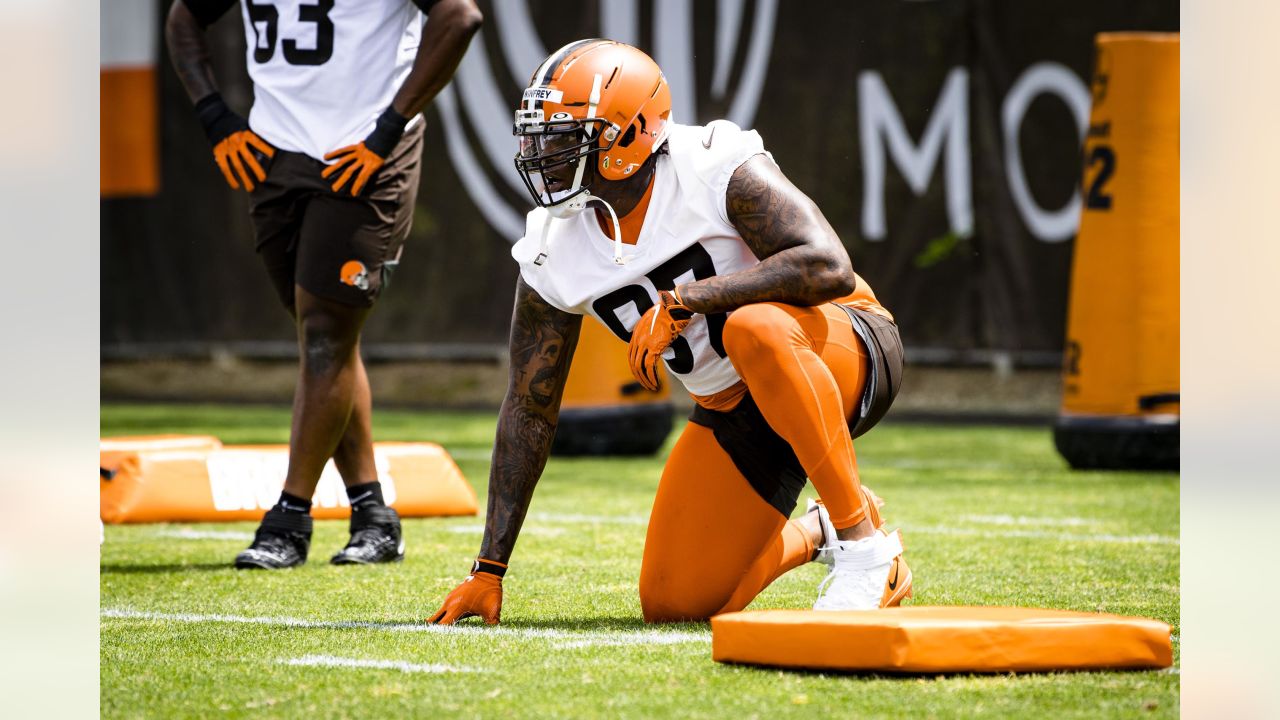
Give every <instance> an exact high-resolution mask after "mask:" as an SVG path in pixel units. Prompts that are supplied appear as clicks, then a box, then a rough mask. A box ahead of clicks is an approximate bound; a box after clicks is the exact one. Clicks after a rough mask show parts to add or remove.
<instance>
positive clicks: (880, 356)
mask: <svg viewBox="0 0 1280 720" xmlns="http://www.w3.org/2000/svg"><path fill="white" fill-rule="evenodd" d="M837 305H838V304H837ZM838 307H839V308H840V309H841V310H844V311H845V312H846V313H848V314H849V319H850V320H851V321H852V322H853V331H854V332H855V333H857V335H858V339H860V340H862V344H863V345H865V346H866V347H867V355H868V356H869V358H868V363H869V364H870V366H871V367H870V372H869V373H867V387H866V389H865V390H863V391H862V401H861V402H860V403H858V407H857V408H856V409H855V410H854V412H855V415H854V417H852V418H850V419H849V432H850V434H851V435H852V436H853V437H855V438H856V437H858V436H859V435H862V434H863V433H865V432H866V431H868V430H870V429H871V428H873V427H875V425H876V423H878V422H880V419H881V418H883V417H884V414H885V413H887V412H889V406H890V405H893V399H894V398H895V397H897V396H898V388H899V387H901V386H902V365H903V354H902V338H901V337H900V336H899V335H898V326H897V325H895V324H894V323H893V321H892V320H889V319H887V318H885V317H882V316H880V315H876V314H875V313H871V312H867V311H865V310H858V309H856V308H851V307H849V306H848V305H838Z"/></svg>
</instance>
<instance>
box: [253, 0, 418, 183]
mask: <svg viewBox="0 0 1280 720" xmlns="http://www.w3.org/2000/svg"><path fill="white" fill-rule="evenodd" d="M241 9H242V10H243V13H244V28H245V38H246V40H247V41H248V45H249V47H248V52H247V56H248V57H247V59H248V64H249V77H250V78H252V79H253V93H254V100H253V109H252V110H251V111H250V112H249V127H251V128H253V131H254V132H255V133H257V134H258V135H261V136H262V138H263V139H264V140H266V141H267V142H269V143H271V144H272V145H273V146H275V147H278V148H280V149H282V150H288V151H290V152H298V153H304V154H306V155H310V156H311V157H313V158H316V159H317V160H319V159H321V158H323V157H324V155H325V153H328V152H330V151H332V150H337V149H338V148H340V147H344V146H346V145H352V144H355V143H358V142H360V141H361V140H364V139H365V137H366V136H367V135H368V134H369V133H370V131H372V130H373V126H374V123H375V121H376V120H377V119H378V116H379V115H381V114H382V111H383V110H385V109H386V108H387V106H388V105H390V104H391V100H392V98H393V97H395V94H396V91H397V90H399V88H400V85H401V83H403V82H404V79H405V78H406V77H407V76H408V75H409V70H410V68H411V67H412V65H413V59H414V57H415V56H416V54H417V52H418V42H419V40H420V39H421V37H422V21H423V16H422V12H421V11H419V10H418V8H417V6H415V5H414V4H413V3H412V2H411V1H410V0H356V1H355V2H350V1H343V2H335V0H310V1H309V2H302V1H300V0H243V2H242V3H241ZM414 121H415V122H416V121H417V119H416V118H415V119H414Z"/></svg>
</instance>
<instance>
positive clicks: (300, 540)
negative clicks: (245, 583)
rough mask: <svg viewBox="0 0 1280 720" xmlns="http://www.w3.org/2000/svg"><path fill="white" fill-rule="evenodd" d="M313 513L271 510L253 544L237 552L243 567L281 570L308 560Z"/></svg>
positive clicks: (239, 562)
mask: <svg viewBox="0 0 1280 720" xmlns="http://www.w3.org/2000/svg"><path fill="white" fill-rule="evenodd" d="M311 525H312V523H311V516H310V515H303V514H301V513H287V512H284V511H281V510H268V511H267V514H266V515H264V516H263V518H262V524H261V525H259V526H258V532H256V533H254V535H253V544H252V545H250V546H249V547H248V549H246V550H244V551H243V552H241V553H240V554H239V555H237V556H236V567H237V568H241V569H260V570H279V569H281V568H290V567H294V566H296V565H301V564H302V563H304V562H306V561H307V549H308V548H309V547H310V546H311Z"/></svg>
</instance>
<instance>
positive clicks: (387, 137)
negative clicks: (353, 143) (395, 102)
mask: <svg viewBox="0 0 1280 720" xmlns="http://www.w3.org/2000/svg"><path fill="white" fill-rule="evenodd" d="M408 124H409V118H407V117H405V116H403V115H401V114H400V113H398V112H396V109H395V108H394V107H391V106H390V105H388V106H387V109H386V110H383V111H382V114H381V115H379V116H378V122H377V124H376V125H374V126H373V132H371V133H369V137H367V138H365V139H364V146H365V147H366V148H368V149H369V150H371V151H372V152H374V153H375V154H377V156H378V157H380V158H382V159H383V160H386V159H387V158H388V157H391V151H392V150H395V149H396V143H398V142H400V138H401V136H403V135H404V126H405V125H408Z"/></svg>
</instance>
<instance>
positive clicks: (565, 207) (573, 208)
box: [533, 192, 635, 265]
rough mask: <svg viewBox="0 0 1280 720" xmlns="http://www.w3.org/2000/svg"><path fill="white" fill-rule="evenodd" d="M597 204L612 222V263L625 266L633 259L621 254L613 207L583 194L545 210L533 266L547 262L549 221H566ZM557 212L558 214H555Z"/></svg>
mask: <svg viewBox="0 0 1280 720" xmlns="http://www.w3.org/2000/svg"><path fill="white" fill-rule="evenodd" d="M590 202H597V203H600V204H601V205H603V206H604V209H605V210H608V211H609V219H610V220H612V221H613V262H614V264H616V265H625V264H627V261H629V260H630V259H631V258H633V257H635V256H634V255H623V254H622V224H621V223H619V222H618V213H617V212H615V211H614V209H613V206H612V205H610V204H609V203H607V202H605V201H604V200H602V199H600V198H598V197H595V196H594V195H592V194H591V193H590V192H584V193H582V194H581V195H578V196H577V197H575V198H573V199H572V200H569V201H567V202H564V203H560V204H557V205H553V206H549V207H548V208H547V219H546V220H544V221H543V222H542V237H541V238H540V240H539V242H538V257H537V259H535V260H534V261H533V264H534V265H541V264H543V263H545V262H546V261H547V256H548V255H549V254H550V245H551V220H552V218H555V219H557V220H566V219H568V218H571V217H573V216H574V215H577V214H578V213H580V212H582V210H583V208H585V207H586V206H587V203H590ZM557 211H559V212H557Z"/></svg>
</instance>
